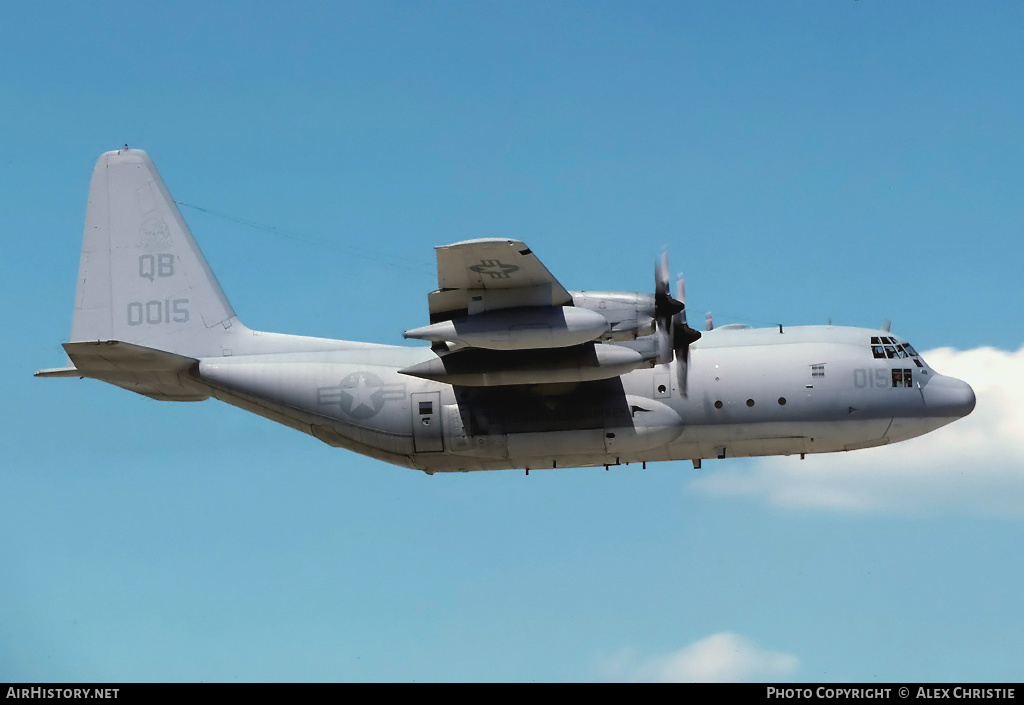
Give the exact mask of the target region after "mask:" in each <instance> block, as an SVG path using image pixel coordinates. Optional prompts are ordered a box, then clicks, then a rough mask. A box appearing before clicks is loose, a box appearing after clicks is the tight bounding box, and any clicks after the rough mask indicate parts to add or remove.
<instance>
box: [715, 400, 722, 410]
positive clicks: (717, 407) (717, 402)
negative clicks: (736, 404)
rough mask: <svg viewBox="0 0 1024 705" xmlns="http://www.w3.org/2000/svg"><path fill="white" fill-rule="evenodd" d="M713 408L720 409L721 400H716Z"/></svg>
mask: <svg viewBox="0 0 1024 705" xmlns="http://www.w3.org/2000/svg"><path fill="white" fill-rule="evenodd" d="M715 408H716V409H721V408H722V402H720V401H716V402H715Z"/></svg>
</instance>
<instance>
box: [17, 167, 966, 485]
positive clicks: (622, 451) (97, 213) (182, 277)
mask: <svg viewBox="0 0 1024 705" xmlns="http://www.w3.org/2000/svg"><path fill="white" fill-rule="evenodd" d="M436 250H437V278H438V288H437V289H436V290H435V291H433V292H431V293H430V295H429V296H428V297H427V301H428V305H429V312H430V321H429V325H425V326H422V327H418V328H414V329H411V330H408V331H406V332H405V337H406V338H413V339H417V340H423V341H429V343H430V346H429V347H427V346H420V347H396V346H389V345H375V344H371V343H359V342H349V341H343V340H330V339H324V338H310V337H301V336H293V335H283V334H279V333H261V332H257V331H253V330H250V329H249V328H246V327H245V326H244V325H243V324H242V323H241V321H239V320H238V317H237V316H235V312H234V311H233V310H232V308H231V305H230V304H229V303H228V300H227V299H226V298H225V296H224V294H223V292H222V291H221V289H220V286H219V285H218V284H217V280H216V279H215V278H214V276H213V273H212V272H211V271H210V269H209V267H208V266H207V263H206V260H205V259H204V258H203V256H202V254H201V253H200V251H199V248H198V246H197V245H196V242H195V240H193V238H192V234H191V233H190V232H189V229H188V226H187V225H186V224H185V221H184V220H183V219H182V217H181V213H180V212H179V211H178V208H177V207H176V205H175V202H174V200H173V199H172V198H171V196H170V194H169V193H168V191H167V189H166V187H165V186H164V183H163V181H162V180H161V178H160V176H159V174H158V173H157V171H156V168H155V167H154V166H153V163H152V162H151V161H150V159H149V157H148V156H147V155H146V154H145V152H142V151H140V150H137V149H128V148H127V147H126V148H125V149H120V150H116V151H112V152H107V153H106V154H104V155H103V156H101V157H100V159H99V162H98V163H97V165H96V169H95V171H94V172H93V176H92V184H91V187H90V191H89V205H88V209H87V212H86V218H85V237H84V241H83V245H82V255H81V264H80V269H79V274H78V290H77V294H76V297H75V308H74V316H73V318H72V323H71V339H70V342H68V343H66V344H65V345H64V349H65V350H66V351H67V354H68V357H69V358H70V363H71V364H70V365H69V366H67V367H64V368H60V369H51V370H41V371H39V372H37V373H36V374H37V375H38V376H41V377H89V378H92V379H98V380H102V381H104V382H108V383H110V384H114V385H117V386H119V387H123V388H124V389H128V390H131V391H133V392H138V393H139V394H144V395H146V396H148V397H152V398H153V399H161V400H168V401H199V400H202V399H207V398H209V397H214V398H216V399H220V400H221V401H225V402H227V403H228V404H232V405H234V406H237V407H240V408H242V409H245V410H247V411H251V412H253V413H256V414H259V415H261V416H265V417H267V418H268V419H271V420H273V421H277V422H279V423H283V424H285V425H287V426H291V427H292V428H295V429H298V430H299V431H302V432H304V433H308V434H310V435H311V436H313V437H315V438H318V439H320V440H321V441H323V442H325V443H328V444H330V445H332V446H337V447H341V448H347V449H349V450H352V451H355V452H357V453H362V454H364V455H368V456H371V457H373V458H378V459H380V460H384V461H386V462H389V463H394V464H396V465H403V466H406V467H410V468H417V469H420V470H423V471H425V472H427V473H430V474H432V473H435V472H448V471H469V470H497V469H508V468H520V469H525V470H526V471H527V472H529V470H531V469H539V468H561V467H583V466H606V467H607V466H609V465H618V464H622V463H644V464H646V463H647V462H650V461H656V460H690V461H692V462H693V465H694V467H700V464H701V460H702V459H704V458H709V459H710V458H726V457H740V456H758V455H800V456H801V457H803V456H804V454H806V453H828V452H834V451H848V450H855V449H858V448H870V447H872V446H880V445H884V444H887V443H894V442H896V441H901V440H904V439H907V438H912V437H914V436H919V435H921V434H924V433H928V432H929V431H932V430H934V429H937V428H939V427H940V426H943V425H945V424H948V423H950V422H952V421H955V420H956V419H958V418H960V417H962V416H965V415H967V414H969V413H971V411H972V410H973V409H974V403H975V398H974V392H973V390H972V389H971V387H970V386H969V385H967V384H966V383H964V382H962V381H960V380H958V379H954V378H952V377H946V376H943V375H940V374H938V373H937V372H935V371H934V370H933V369H931V367H929V366H928V364H927V363H926V362H925V361H924V360H923V359H921V356H920V355H919V354H918V353H917V351H916V350H915V349H914V348H913V347H911V346H910V344H909V343H907V341H905V340H902V339H900V338H899V337H897V336H894V335H891V334H890V333H889V331H888V330H868V329H861V328H845V327H839V326H801V327H785V328H784V327H782V326H779V327H777V328H766V329H752V328H750V327H748V326H737V325H729V326H722V327H720V328H717V329H711V328H712V326H711V325H710V320H709V322H708V326H707V327H708V328H709V330H705V331H704V332H698V331H696V330H694V329H692V328H690V326H689V325H688V324H687V322H686V309H685V305H684V302H683V296H682V287H681V286H680V287H679V290H678V292H677V294H676V296H675V297H673V296H672V295H671V294H670V293H669V277H668V264H667V261H666V259H665V258H664V256H663V257H662V258H661V259H660V260H659V261H658V262H657V263H656V265H655V283H654V292H653V293H618V292H604V291H567V290H566V289H565V288H564V287H563V286H562V285H561V284H560V283H559V282H558V280H557V279H555V278H554V277H553V276H552V275H551V273H550V272H548V270H547V268H545V266H544V265H543V264H541V261H540V260H539V259H538V258H537V256H536V255H535V254H534V253H533V252H532V251H531V250H530V248H529V247H527V246H526V245H525V244H524V243H522V242H520V241H518V240H511V239H484V240H469V241H466V242H459V243H455V244H453V245H445V246H443V247H438V248H436Z"/></svg>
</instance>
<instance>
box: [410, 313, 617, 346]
mask: <svg viewBox="0 0 1024 705" xmlns="http://www.w3.org/2000/svg"><path fill="white" fill-rule="evenodd" d="M608 328H609V325H608V319H606V318H605V317H604V316H602V315H601V314H600V313H597V312H596V311H588V310H587V309H584V308H575V307H573V306H525V307H520V308H507V309H499V310H496V311H486V312H484V313H478V314H474V315H471V316H464V317H462V318H455V319H452V320H448V321H439V322H438V323H433V324H431V325H429V326H423V327H422V328H413V329H412V330H407V331H405V334H404V335H405V337H406V338H417V339H419V340H429V341H430V342H432V343H445V342H452V343H456V344H461V346H464V347H470V348H484V349H487V350H529V349H534V348H567V347H571V346H573V345H580V344H582V343H586V342H589V341H591V340H596V339H598V338H600V337H601V336H603V335H604V334H605V333H606V332H607V331H608Z"/></svg>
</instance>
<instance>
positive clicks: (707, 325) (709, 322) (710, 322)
mask: <svg viewBox="0 0 1024 705" xmlns="http://www.w3.org/2000/svg"><path fill="white" fill-rule="evenodd" d="M714 329H715V321H714V319H712V318H711V312H710V311H708V315H707V316H705V317H704V330H714Z"/></svg>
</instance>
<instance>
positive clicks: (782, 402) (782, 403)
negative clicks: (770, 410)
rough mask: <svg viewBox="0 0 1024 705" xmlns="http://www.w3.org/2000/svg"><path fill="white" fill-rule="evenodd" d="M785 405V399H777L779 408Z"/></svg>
mask: <svg viewBox="0 0 1024 705" xmlns="http://www.w3.org/2000/svg"><path fill="white" fill-rule="evenodd" d="M785 405H786V397H779V406H785Z"/></svg>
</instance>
